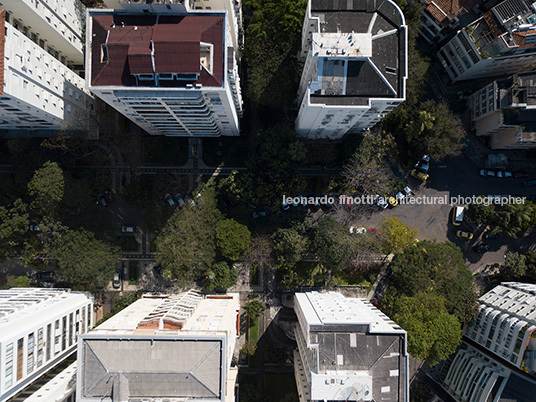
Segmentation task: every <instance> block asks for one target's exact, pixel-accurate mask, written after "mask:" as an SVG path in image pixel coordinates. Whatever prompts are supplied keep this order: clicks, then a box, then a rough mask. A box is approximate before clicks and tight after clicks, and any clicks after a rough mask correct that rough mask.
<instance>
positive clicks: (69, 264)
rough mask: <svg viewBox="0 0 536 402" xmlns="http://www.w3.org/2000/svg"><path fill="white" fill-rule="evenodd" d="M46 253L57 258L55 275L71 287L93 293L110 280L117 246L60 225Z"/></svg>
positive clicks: (117, 259)
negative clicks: (61, 227) (58, 231)
mask: <svg viewBox="0 0 536 402" xmlns="http://www.w3.org/2000/svg"><path fill="white" fill-rule="evenodd" d="M47 256H48V257H49V258H52V259H55V260H56V261H57V267H58V268H59V270H58V272H56V277H58V278H59V279H60V280H64V281H67V282H69V284H70V286H71V287H72V288H73V289H75V290H87V291H91V292H94V291H96V290H98V289H102V288H104V287H105V286H106V285H107V284H108V282H109V281H110V280H111V279H112V277H113V274H114V272H115V266H116V264H117V263H118V262H119V249H118V248H117V247H113V246H110V245H109V244H106V243H104V242H102V241H100V240H97V239H95V236H94V235H93V233H91V232H88V231H85V230H71V229H67V228H63V229H61V233H59V234H57V235H56V236H54V238H53V239H52V240H51V241H50V243H49V244H48V245H47Z"/></svg>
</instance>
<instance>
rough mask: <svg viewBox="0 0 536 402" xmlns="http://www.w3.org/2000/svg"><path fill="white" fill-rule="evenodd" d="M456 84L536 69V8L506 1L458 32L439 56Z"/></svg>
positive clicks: (519, 0) (524, 1)
mask: <svg viewBox="0 0 536 402" xmlns="http://www.w3.org/2000/svg"><path fill="white" fill-rule="evenodd" d="M438 58H439V60H440V62H441V63H442V64H443V67H445V70H446V71H447V74H448V75H449V77H450V78H451V80H453V81H461V80H469V79H475V78H482V77H492V76H500V75H510V74H515V73H520V72H526V71H532V70H534V69H535V68H536V4H535V3H532V2H529V1H527V0H506V1H503V2H502V3H500V4H498V5H496V6H495V7H493V8H492V9H491V10H489V11H488V12H486V13H484V15H483V16H482V17H480V18H478V19H477V20H476V21H474V22H473V23H471V24H469V25H467V26H466V27H465V28H463V29H461V30H460V31H458V33H457V34H456V36H454V37H453V38H452V39H451V40H450V41H449V42H448V43H447V44H446V45H445V46H443V47H442V48H441V50H440V51H439V52H438Z"/></svg>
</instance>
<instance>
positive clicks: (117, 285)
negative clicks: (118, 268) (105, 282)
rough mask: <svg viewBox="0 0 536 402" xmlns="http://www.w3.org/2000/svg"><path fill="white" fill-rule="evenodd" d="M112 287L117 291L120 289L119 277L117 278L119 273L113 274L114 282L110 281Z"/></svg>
mask: <svg viewBox="0 0 536 402" xmlns="http://www.w3.org/2000/svg"><path fill="white" fill-rule="evenodd" d="M112 286H113V287H114V289H119V288H120V287H121V277H120V276H119V273H117V272H116V273H115V275H114V280H113V281H112Z"/></svg>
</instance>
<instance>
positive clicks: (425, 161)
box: [413, 155, 430, 173]
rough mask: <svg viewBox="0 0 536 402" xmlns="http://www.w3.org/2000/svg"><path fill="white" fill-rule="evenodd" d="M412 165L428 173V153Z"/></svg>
mask: <svg viewBox="0 0 536 402" xmlns="http://www.w3.org/2000/svg"><path fill="white" fill-rule="evenodd" d="M413 167H414V168H415V169H418V170H420V171H421V172H424V173H428V171H429V170H430V157H429V156H428V155H424V156H423V157H422V158H421V160H420V161H418V162H417V163H416V164H415V165H414V166H413Z"/></svg>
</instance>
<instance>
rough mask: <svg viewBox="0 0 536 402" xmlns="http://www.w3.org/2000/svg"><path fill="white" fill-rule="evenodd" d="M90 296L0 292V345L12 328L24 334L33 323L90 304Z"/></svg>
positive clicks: (59, 292)
mask: <svg viewBox="0 0 536 402" xmlns="http://www.w3.org/2000/svg"><path fill="white" fill-rule="evenodd" d="M90 302H91V299H90V298H89V295H87V294H85V293H77V292H71V290H70V289H48V288H12V289H8V290H0V342H1V341H2V339H3V337H4V336H9V337H11V336H12V334H13V331H14V328H15V329H16V330H17V332H24V330H25V328H26V327H28V328H30V327H33V326H35V323H36V322H45V321H47V320H48V321H50V320H52V319H53V318H54V317H57V316H60V315H62V314H65V313H67V312H70V311H72V310H73V306H75V305H76V304H80V305H82V304H84V303H90Z"/></svg>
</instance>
